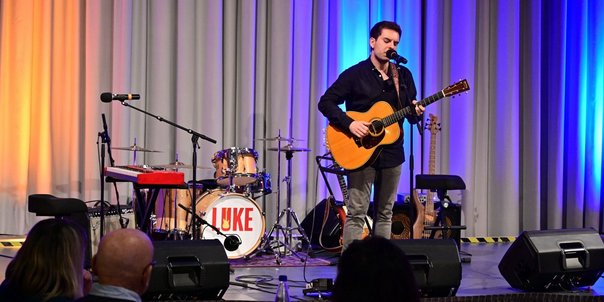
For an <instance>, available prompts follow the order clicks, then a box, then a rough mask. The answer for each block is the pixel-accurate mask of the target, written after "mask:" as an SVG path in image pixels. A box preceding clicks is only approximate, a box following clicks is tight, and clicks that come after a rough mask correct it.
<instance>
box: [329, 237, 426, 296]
mask: <svg viewBox="0 0 604 302" xmlns="http://www.w3.org/2000/svg"><path fill="white" fill-rule="evenodd" d="M332 294H333V296H332V299H333V301H335V302H355V301H359V302H360V301H363V302H364V301H399V302H400V301H413V302H415V301H419V292H418V289H417V285H416V282H415V277H414V276H413V270H412V268H411V265H410V264H409V260H408V259H407V256H406V255H405V253H404V252H403V250H401V249H400V248H398V247H397V246H396V245H394V243H392V242H391V241H390V240H388V239H385V238H383V237H370V238H366V239H364V240H355V241H353V242H352V243H351V244H350V245H349V246H348V248H347V249H346V250H345V251H344V252H343V253H342V256H341V257H340V261H339V263H338V274H337V276H336V281H335V284H334V288H333V292H332Z"/></svg>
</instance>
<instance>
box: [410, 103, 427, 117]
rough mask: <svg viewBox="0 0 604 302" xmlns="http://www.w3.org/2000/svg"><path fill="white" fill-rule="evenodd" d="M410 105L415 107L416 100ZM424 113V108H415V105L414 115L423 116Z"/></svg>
mask: <svg viewBox="0 0 604 302" xmlns="http://www.w3.org/2000/svg"><path fill="white" fill-rule="evenodd" d="M411 104H413V105H416V104H417V101H416V100H413V101H412V102H411ZM424 111H426V108H425V107H424V106H422V105H419V106H417V105H416V106H415V113H416V114H417V115H422V114H424Z"/></svg>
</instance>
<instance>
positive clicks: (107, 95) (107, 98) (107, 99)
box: [101, 92, 141, 103]
mask: <svg viewBox="0 0 604 302" xmlns="http://www.w3.org/2000/svg"><path fill="white" fill-rule="evenodd" d="M140 99H141V95H140V94H132V93H128V94H112V93H111V92H103V93H101V102H103V103H111V101H114V100H116V101H126V100H140Z"/></svg>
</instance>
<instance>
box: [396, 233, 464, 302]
mask: <svg viewBox="0 0 604 302" xmlns="http://www.w3.org/2000/svg"><path fill="white" fill-rule="evenodd" d="M392 242H394V244H395V245H396V246H398V247H399V248H400V249H402V250H403V252H405V255H407V258H409V262H410V263H411V267H412V268H413V274H414V275H415V281H416V282H417V286H418V288H419V291H420V295H421V296H423V297H449V296H455V294H456V293H457V289H459V284H460V283H461V260H460V258H459V251H458V249H457V245H456V244H455V241H453V239H442V240H435V239H413V240H393V241H392Z"/></svg>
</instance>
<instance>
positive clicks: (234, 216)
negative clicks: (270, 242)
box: [195, 190, 265, 259]
mask: <svg viewBox="0 0 604 302" xmlns="http://www.w3.org/2000/svg"><path fill="white" fill-rule="evenodd" d="M195 210H196V211H197V213H198V215H199V216H200V217H202V218H203V219H204V220H206V221H207V222H208V223H210V224H212V225H213V226H215V227H216V228H218V229H219V230H220V231H221V232H222V233H224V234H225V235H227V236H235V237H237V238H239V239H240V241H241V244H240V245H239V247H238V248H237V249H236V250H234V251H229V250H227V249H225V251H226V254H227V257H228V258H229V259H238V258H243V257H245V256H247V255H249V254H251V253H252V252H254V251H255V250H256V249H257V248H258V246H259V245H260V242H261V241H262V236H263V235H264V230H265V221H264V216H263V215H262V211H261V210H260V208H259V207H258V205H257V204H256V202H254V201H253V200H252V199H250V198H249V197H247V196H245V195H243V194H239V193H231V192H226V191H224V190H212V191H209V192H206V193H205V194H204V195H202V196H201V197H199V198H198V199H197V203H196V204H195ZM200 234H201V237H202V239H218V240H220V242H221V243H222V244H223V246H224V239H225V237H224V236H222V235H219V234H218V233H216V231H215V230H213V229H212V228H211V227H210V226H208V225H201V230H200Z"/></svg>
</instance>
